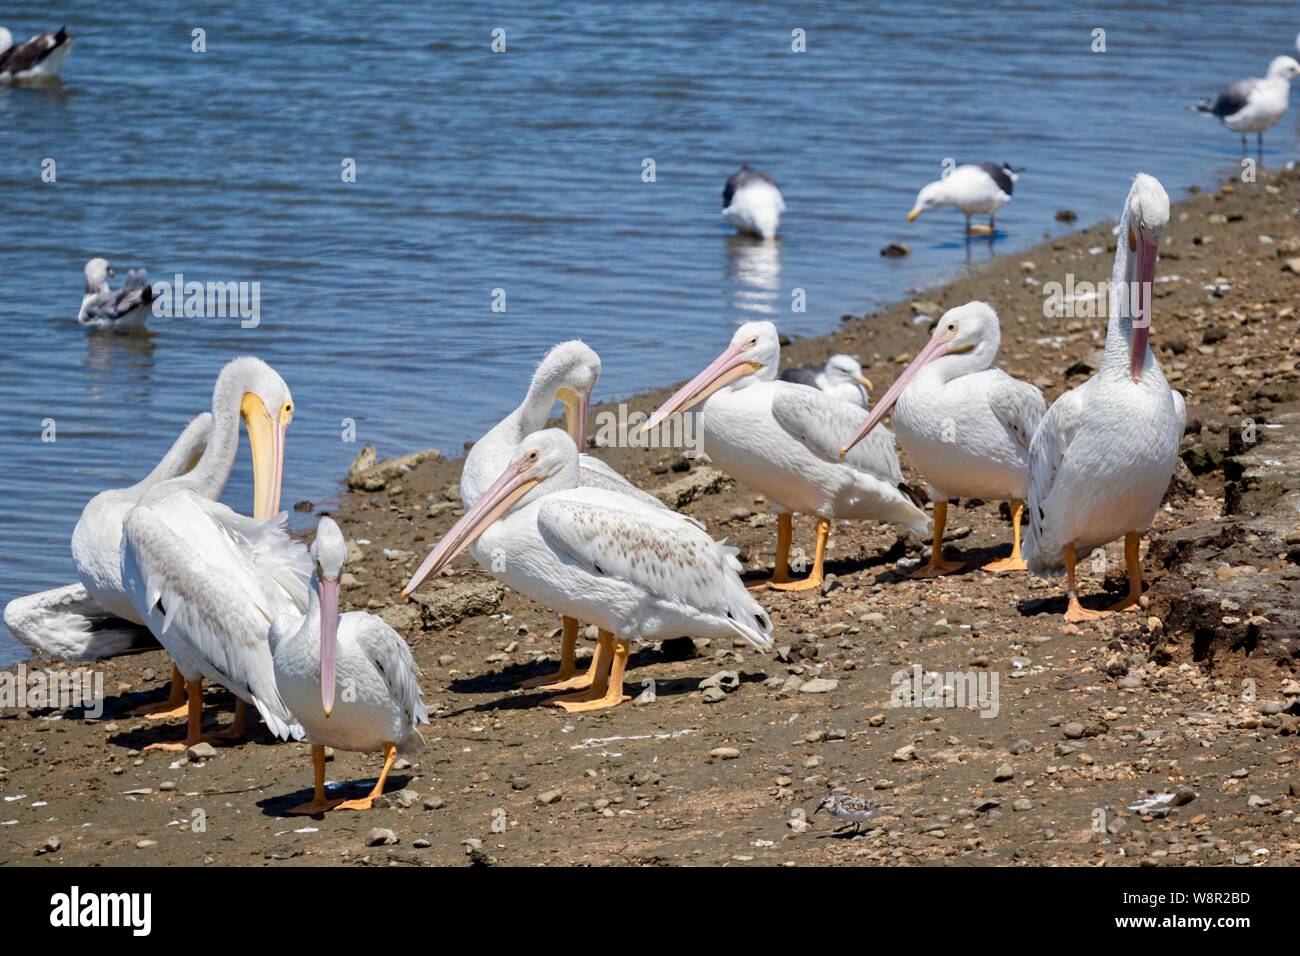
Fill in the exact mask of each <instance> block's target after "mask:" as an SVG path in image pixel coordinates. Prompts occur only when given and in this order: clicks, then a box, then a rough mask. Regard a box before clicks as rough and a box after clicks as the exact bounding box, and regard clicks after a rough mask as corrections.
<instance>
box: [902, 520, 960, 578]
mask: <svg viewBox="0 0 1300 956" xmlns="http://www.w3.org/2000/svg"><path fill="white" fill-rule="evenodd" d="M947 523H948V502H946V501H936V502H935V503H934V539H933V540H932V541H931V543H930V563H929V564H927V565H926V566H925V567H923V568H917V569H916V570H915V571H913V572H912V573H911V575H910V577H914V578H937V577H938V576H939V575H941V574H952V573H953V572H954V571H960V570H961V569H962V568H963V567H965V565H963V564H962V563H961V562H960V561H945V560H944V559H943V528H944V525H946V524H947Z"/></svg>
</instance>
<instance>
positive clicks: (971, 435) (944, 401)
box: [845, 302, 1047, 577]
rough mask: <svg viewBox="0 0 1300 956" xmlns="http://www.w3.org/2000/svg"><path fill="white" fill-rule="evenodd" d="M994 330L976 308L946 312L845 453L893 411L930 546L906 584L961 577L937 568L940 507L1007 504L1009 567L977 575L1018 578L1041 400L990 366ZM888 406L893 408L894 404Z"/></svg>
mask: <svg viewBox="0 0 1300 956" xmlns="http://www.w3.org/2000/svg"><path fill="white" fill-rule="evenodd" d="M1001 342H1002V330H1001V328H1000V327H999V325H998V315H997V313H996V312H994V311H993V309H992V308H991V307H990V306H988V305H986V304H985V303H983V302H968V303H967V304H966V305H963V306H959V307H957V308H955V309H949V310H948V311H947V312H945V313H944V314H943V318H941V319H940V320H939V323H938V324H937V325H936V326H935V327H934V333H933V334H932V335H931V337H930V342H929V344H928V345H926V347H925V348H923V349H922V350H921V352H920V354H918V355H917V356H916V358H915V359H913V360H912V364H911V365H909V366H908V367H907V368H906V369H905V370H904V371H903V374H902V375H900V376H898V380H897V381H896V382H894V384H893V386H892V387H891V388H890V389H889V391H888V392H886V393H885V397H884V398H882V399H881V400H880V401H879V402H877V403H876V409H875V411H873V412H872V413H871V415H870V417H869V418H867V420H866V422H865V423H863V425H862V427H861V428H859V429H858V431H857V432H856V433H855V434H854V436H853V438H852V439H851V440H850V441H849V442H848V444H847V446H846V449H845V450H846V451H847V449H849V448H852V447H853V446H854V445H855V444H857V443H858V442H859V441H861V439H862V438H863V436H865V435H866V434H867V433H868V432H870V431H871V429H873V428H875V427H876V426H877V425H878V424H879V423H880V422H881V420H882V419H884V417H885V415H886V413H887V412H888V411H889V409H890V406H894V418H893V423H894V432H895V434H897V435H898V442H899V444H900V445H902V446H903V450H904V451H905V452H907V457H908V460H909V461H910V462H911V463H912V466H913V467H914V468H916V470H917V471H919V472H920V473H921V474H922V475H924V476H925V479H926V481H928V482H929V483H930V498H931V499H932V500H933V501H934V543H933V544H932V546H931V548H930V563H929V564H928V565H926V566H925V567H923V568H920V569H918V570H917V571H916V572H914V573H913V575H912V576H913V577H933V576H934V575H937V574H948V573H950V572H952V571H957V570H959V569H960V568H961V567H962V564H961V562H960V561H945V560H944V558H943V527H944V523H945V522H946V521H947V520H948V499H949V498H952V497H963V498H991V499H993V500H999V499H1008V500H1010V502H1011V523H1012V529H1013V530H1012V545H1011V557H1009V558H1005V559H1003V560H1001V561H994V562H992V563H991V564H986V565H985V566H984V570H985V571H992V572H999V571H1023V570H1024V569H1025V561H1024V559H1023V558H1022V557H1021V555H1020V516H1021V512H1022V511H1023V509H1024V502H1025V496H1026V495H1027V494H1028V492H1029V443H1030V441H1031V440H1032V439H1033V437H1034V431H1035V430H1036V429H1037V428H1038V422H1039V419H1041V418H1042V417H1043V412H1045V411H1046V410H1047V403H1046V402H1045V401H1043V393H1042V392H1040V391H1039V390H1038V389H1037V388H1035V387H1034V386H1032V385H1030V384H1028V383H1026V382H1022V381H1020V380H1019V379H1015V378H1012V377H1011V376H1010V375H1008V374H1007V373H1006V372H1004V371H1002V370H1001V369H1000V368H996V367H994V365H993V360H994V359H996V358H997V354H998V346H999V345H1000V344H1001ZM895 403H897V404H895Z"/></svg>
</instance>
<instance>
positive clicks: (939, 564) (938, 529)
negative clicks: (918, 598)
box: [877, 406, 966, 578]
mask: <svg viewBox="0 0 1300 956" xmlns="http://www.w3.org/2000/svg"><path fill="white" fill-rule="evenodd" d="M877 408H879V406H877ZM947 523H948V502H946V501H936V502H935V503H934V539H933V540H932V541H931V542H930V562H929V564H927V565H925V566H924V567H920V568H917V569H916V570H915V571H913V572H912V573H911V574H910V575H908V577H912V578H937V577H939V576H940V575H944V574H953V573H955V572H957V571H960V570H961V569H962V568H964V567H965V566H966V565H964V564H963V563H962V562H960V561H948V560H945V559H944V556H943V528H944V525H946V524H947Z"/></svg>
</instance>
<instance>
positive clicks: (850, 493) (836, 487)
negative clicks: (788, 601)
mask: <svg viewBox="0 0 1300 956" xmlns="http://www.w3.org/2000/svg"><path fill="white" fill-rule="evenodd" d="M780 363H781V345H780V340H779V338H778V337H777V334H776V326H774V325H773V324H772V323H771V322H746V323H745V324H744V325H742V326H741V327H740V328H739V329H737V330H736V334H735V335H734V336H732V339H731V344H730V345H728V346H727V348H726V349H724V350H723V352H722V354H721V355H719V356H718V357H717V358H716V359H714V361H713V362H712V363H711V364H710V365H709V366H708V367H707V368H705V369H704V371H702V372H700V374H698V375H696V376H695V378H693V379H691V380H690V381H689V382H687V383H686V384H685V385H683V386H682V387H681V388H679V389H678V390H677V391H676V393H674V394H673V395H672V397H670V398H669V399H668V401H666V402H664V403H663V405H661V406H660V407H659V408H658V410H656V411H655V413H654V414H653V415H651V416H650V419H649V420H648V421H647V422H646V423H645V425H643V426H642V430H643V431H645V430H648V429H651V428H654V427H656V426H657V425H658V424H659V423H660V422H662V421H663V420H664V419H665V418H667V417H668V416H669V415H672V414H674V413H675V412H684V411H686V410H688V409H690V408H693V407H695V406H696V405H701V404H702V409H701V412H700V431H701V436H702V443H703V448H704V451H705V452H707V453H708V456H709V458H711V459H712V460H713V462H714V464H716V465H717V466H718V467H719V468H721V469H722V470H723V471H725V472H726V473H727V474H729V475H731V477H733V478H735V479H736V480H737V481H739V482H740V483H741V484H743V485H747V486H748V487H750V488H752V489H754V490H755V491H757V492H760V493H761V494H763V495H765V496H767V498H768V499H769V500H770V501H771V503H772V505H773V507H774V509H775V510H776V512H777V542H776V562H775V566H774V567H773V569H772V577H771V580H770V581H768V582H765V583H766V584H767V585H768V586H770V587H773V588H776V589H778V590H784V591H802V590H806V589H811V588H819V587H821V584H822V580H823V577H824V568H823V566H824V563H825V558H826V540H827V538H828V536H829V535H830V528H831V519H832V518H873V519H876V520H878V521H892V522H896V523H898V524H902V525H904V526H906V527H908V528H910V529H911V530H912V531H914V532H916V533H918V534H921V533H924V532H925V530H926V529H927V528H928V527H929V523H930V522H929V519H928V518H927V517H926V515H925V512H924V511H922V510H921V509H920V508H918V507H917V505H916V496H915V493H913V492H912V490H911V489H910V488H908V487H907V485H905V484H904V483H903V473H902V470H901V469H900V468H899V465H898V455H897V453H896V452H895V451H894V436H893V435H892V434H890V433H889V432H888V431H887V430H885V429H877V430H876V431H874V432H873V433H872V436H871V440H870V441H869V442H867V443H865V444H863V445H861V446H860V447H859V448H857V449H855V453H854V456H853V457H852V458H851V459H849V460H848V461H846V462H841V461H839V459H838V449H839V443H840V442H842V441H843V439H844V436H846V435H848V434H851V433H852V431H853V429H855V428H857V427H858V426H859V425H860V424H861V416H862V415H864V414H865V412H863V410H862V409H860V408H856V407H854V406H853V405H850V404H848V403H847V402H841V401H837V400H836V399H834V398H831V397H830V396H828V395H825V394H823V393H822V392H820V391H816V390H814V389H811V388H807V387H805V386H803V385H795V384H793V383H791V382H781V381H777V380H776V372H777V367H778V366H779V365H780ZM795 513H798V514H809V515H816V516H817V550H816V555H815V557H814V559H813V568H812V571H811V572H810V574H809V575H808V577H807V578H805V579H804V580H802V581H790V579H789V557H790V544H791V538H792V528H791V515H792V514H795Z"/></svg>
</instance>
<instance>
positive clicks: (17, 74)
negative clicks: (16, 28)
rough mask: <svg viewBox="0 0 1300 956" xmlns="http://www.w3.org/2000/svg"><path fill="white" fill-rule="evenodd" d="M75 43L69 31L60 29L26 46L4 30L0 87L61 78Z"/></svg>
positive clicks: (1, 31)
mask: <svg viewBox="0 0 1300 956" xmlns="http://www.w3.org/2000/svg"><path fill="white" fill-rule="evenodd" d="M75 42H76V41H75V40H74V39H73V38H72V37H70V36H68V28H67V27H59V32H58V33H38V34H36V36H34V37H32V38H31V39H30V40H24V41H23V42H22V43H14V35H13V34H12V33H10V32H9V31H8V30H6V29H5V28H4V27H0V83H9V82H12V81H13V80H42V79H49V78H51V77H55V76H58V75H59V70H61V69H62V68H63V61H64V60H66V59H67V58H68V54H69V53H70V52H72V44H73V43H75Z"/></svg>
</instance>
